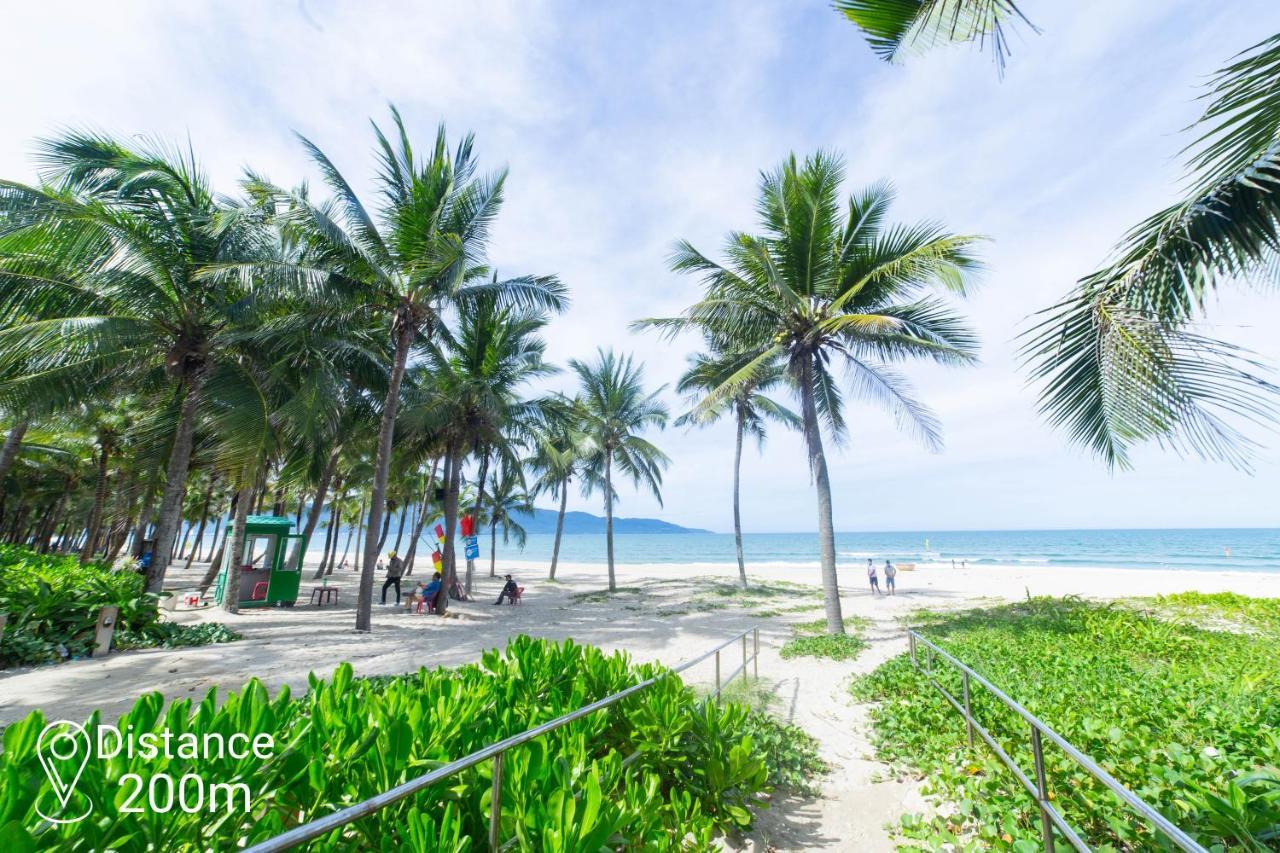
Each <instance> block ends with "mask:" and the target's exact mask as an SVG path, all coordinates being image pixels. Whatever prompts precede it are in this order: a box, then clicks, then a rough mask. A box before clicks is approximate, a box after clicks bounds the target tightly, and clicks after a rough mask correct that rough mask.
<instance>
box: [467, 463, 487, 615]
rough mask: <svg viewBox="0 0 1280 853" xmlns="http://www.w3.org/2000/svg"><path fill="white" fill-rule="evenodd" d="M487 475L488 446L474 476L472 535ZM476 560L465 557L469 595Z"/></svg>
mask: <svg viewBox="0 0 1280 853" xmlns="http://www.w3.org/2000/svg"><path fill="white" fill-rule="evenodd" d="M488 476H489V448H488V447H486V448H485V449H484V452H483V453H482V454H481V455H480V473H479V475H478V476H477V478H476V505H475V506H474V507H472V508H471V521H472V523H473V526H472V528H471V532H472V535H475V527H474V525H475V524H479V523H480V510H481V509H482V508H483V507H484V483H485V478H486V477H488ZM475 573H476V561H475V560H473V559H471V558H470V557H468V558H467V595H468V596H470V595H471V582H472V580H473V579H474V578H475Z"/></svg>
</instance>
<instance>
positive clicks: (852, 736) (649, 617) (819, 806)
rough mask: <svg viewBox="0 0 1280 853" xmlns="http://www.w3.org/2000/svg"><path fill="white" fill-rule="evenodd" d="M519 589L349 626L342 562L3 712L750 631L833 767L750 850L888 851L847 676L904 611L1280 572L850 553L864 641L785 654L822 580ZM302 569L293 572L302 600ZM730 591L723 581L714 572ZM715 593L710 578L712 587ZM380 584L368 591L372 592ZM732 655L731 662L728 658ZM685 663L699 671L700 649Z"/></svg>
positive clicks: (634, 573) (703, 570)
mask: <svg viewBox="0 0 1280 853" xmlns="http://www.w3.org/2000/svg"><path fill="white" fill-rule="evenodd" d="M504 570H506V571H513V572H514V573H515V574H516V577H517V579H518V580H519V581H520V582H521V583H522V584H524V585H525V586H526V588H527V589H526V593H525V603H524V605H522V606H520V607H505V606H504V607H494V606H492V604H491V602H492V600H493V598H494V597H496V595H497V589H498V583H497V581H494V580H490V579H489V578H488V577H482V578H480V579H479V584H478V594H477V601H476V602H473V603H468V604H461V605H455V606H454V610H455V612H456V613H457V618H454V619H447V620H442V619H437V618H434V617H427V616H419V615H416V614H410V613H407V612H405V611H404V610H402V609H400V608H394V607H381V606H378V605H377V604H376V603H375V606H374V630H373V633H371V634H357V633H356V632H355V631H354V630H353V628H352V625H353V622H354V609H353V603H354V602H353V596H354V588H355V577H354V575H352V574H347V575H345V576H339V577H336V578H335V579H334V581H333V583H334V585H336V586H338V588H339V590H340V603H339V606H337V607H326V608H324V609H318V608H314V607H310V606H301V605H300V606H298V607H295V608H292V609H271V610H259V611H247V612H245V613H243V614H240V615H238V616H232V615H229V614H226V613H223V612H221V611H217V610H206V611H200V612H190V613H180V614H178V615H177V617H176V618H178V619H180V620H196V619H208V620H214V621H222V622H225V623H227V624H229V625H231V626H232V627H233V628H234V629H235V630H236V631H238V632H240V633H242V634H243V635H244V639H243V640H241V641H240V642H236V643H230V644H225V645H215V646H203V647H197V648H191V649H172V650H164V649H153V650H146V651H138V652H126V653H120V654H114V655H111V656H110V657H108V658H106V659H103V660H89V661H77V662H73V663H68V664H63V665H60V666H46V667H37V668H32V669H27V670H16V671H10V672H8V673H6V674H4V675H0V724H5V723H8V722H12V721H13V720H15V719H18V718H20V717H22V716H24V715H25V714H27V713H28V712H30V711H31V710H33V709H35V708H40V709H43V711H44V712H45V714H46V716H48V717H51V718H56V717H65V718H69V719H73V720H74V719H83V718H84V717H86V716H87V715H88V714H89V712H90V711H92V710H93V709H95V708H100V709H102V711H103V713H104V717H105V718H106V719H108V720H112V719H114V718H116V717H118V716H119V715H120V714H121V713H123V712H124V711H126V710H128V708H129V707H130V706H131V705H132V704H133V702H134V700H135V699H136V697H137V696H138V695H139V694H141V693H143V692H146V691H151V690H159V691H161V692H163V693H164V694H165V695H166V696H167V697H169V698H170V699H176V698H180V697H183V696H190V697H193V698H197V699H198V698H200V697H203V695H204V694H205V693H206V692H207V691H208V690H209V689H210V688H211V687H217V688H218V689H219V690H220V691H226V690H234V689H238V688H239V687H240V686H241V685H242V684H243V683H244V681H245V680H246V679H247V678H249V677H250V676H257V677H259V678H261V679H262V681H263V682H264V683H265V684H266V685H267V687H268V688H269V689H271V690H273V691H274V690H276V689H278V688H279V687H280V686H282V685H285V684H288V685H290V687H291V688H293V689H295V690H303V689H305V688H306V684H307V674H308V673H310V672H316V673H318V674H321V675H325V674H328V673H330V672H332V670H333V668H334V666H335V665H336V664H337V663H338V662H339V661H344V660H345V661H350V662H351V663H352V664H353V665H354V667H355V669H356V672H357V673H358V674H362V675H372V674H391V673H401V672H408V671H413V670H416V669H418V668H419V667H420V666H427V667H435V666H450V665H456V664H459V663H464V662H467V661H472V660H475V659H477V658H478V657H479V655H480V654H481V653H482V652H483V651H484V650H485V649H488V648H492V647H495V646H502V645H504V644H505V642H506V640H507V638H508V637H510V636H514V635H517V634H529V635H532V636H538V637H548V638H553V639H560V638H564V637H573V638H574V639H575V640H578V641H580V642H584V643H591V644H594V645H598V646H601V647H603V648H606V649H621V650H626V651H628V652H629V653H631V654H632V655H633V656H634V657H636V658H637V659H641V660H661V661H663V662H665V663H668V664H676V663H679V662H681V661H683V660H687V659H690V658H692V657H695V656H697V655H698V654H700V653H701V652H703V651H705V650H706V649H708V648H710V647H712V646H714V645H716V644H718V643H719V642H722V641H723V640H724V639H726V638H728V637H730V636H732V635H733V634H735V633H737V632H739V631H742V630H745V629H748V628H750V627H753V626H757V625H758V626H759V627H760V628H761V645H762V648H761V660H760V675H761V678H762V679H763V680H765V681H766V683H768V684H771V685H772V687H773V689H774V692H775V694H776V695H777V697H778V701H777V703H776V705H775V710H776V711H778V712H779V713H781V714H782V715H783V716H785V717H787V718H788V719H790V720H792V721H794V722H795V723H797V724H799V725H800V726H802V727H803V728H804V729H805V730H806V731H808V732H810V733H811V734H813V735H814V737H816V738H817V739H818V741H819V743H820V746H821V750H822V753H823V756H824V757H825V758H826V760H827V761H828V762H829V763H830V764H831V766H832V772H831V774H830V776H829V777H828V778H827V779H825V780H824V782H823V785H822V787H823V791H824V796H823V797H822V798H820V799H816V800H813V799H790V800H784V801H781V802H779V803H777V804H775V807H774V808H773V809H771V810H769V811H766V812H765V813H764V814H763V815H762V816H761V819H760V821H759V824H758V827H757V829H756V830H755V831H754V832H753V833H752V835H751V836H750V837H749V838H747V839H743V840H742V843H743V845H744V846H745V847H746V848H747V849H755V850H764V849H775V850H794V851H801V850H858V851H877V850H891V849H893V845H892V842H891V839H890V835H889V832H888V830H887V829H886V826H887V825H891V824H894V823H896V822H897V820H898V818H899V816H900V815H901V814H903V813H904V812H907V811H919V810H921V808H922V807H923V803H922V801H921V799H920V797H919V795H918V793H917V790H916V789H917V786H916V785H914V784H911V783H905V782H896V781H879V779H880V778H881V777H882V776H884V775H885V774H884V770H885V768H884V767H883V765H880V764H879V763H878V762H876V761H874V760H873V759H872V757H871V748H870V745H869V738H868V736H867V710H868V709H867V708H866V707H865V706H859V705H856V704H855V703H854V702H853V701H852V699H851V697H850V695H849V693H848V684H849V680H850V679H851V678H852V677H853V676H854V675H856V674H859V673H865V672H869V671H871V670H872V669H874V668H875V667H876V666H878V665H879V664H880V663H881V662H883V661H885V660H887V659H889V658H890V657H893V656H894V655H896V654H898V653H900V652H902V651H904V650H905V649H906V640H905V634H904V633H903V630H902V628H901V626H900V624H899V617H901V616H902V615H903V614H905V613H907V612H909V611H911V610H914V609H920V608H929V609H938V608H950V607H962V606H971V605H974V604H977V603H980V602H982V601H984V600H987V601H990V600H992V599H1018V598H1022V597H1023V596H1025V595H1026V594H1027V593H1028V592H1030V593H1031V594H1036V595H1039V594H1052V595H1064V594H1084V595H1091V596H1096V597H1108V598H1109V597H1130V596H1138V595H1154V594H1159V593H1170V592H1176V591H1181V590H1190V589H1197V590H1201V591H1205V592H1213V591H1219V590H1232V591H1236V592H1241V593H1246V594H1252V595H1266V596H1276V597H1280V574H1277V575H1262V574H1250V573H1230V572H1215V573H1210V572H1177V571H1141V570H1102V569H1097V570H1095V569H1071V570H1064V569H1047V568H1025V567H1021V568H1001V567H984V568H981V569H978V568H972V569H965V570H949V569H928V570H919V571H915V572H902V573H900V574H899V588H900V593H901V594H900V595H898V596H896V597H894V598H875V599H873V598H872V597H871V596H869V595H868V594H867V593H866V592H865V591H863V589H862V585H861V577H862V576H861V571H860V567H857V566H849V567H846V568H844V569H843V570H842V571H843V572H844V578H843V579H844V581H845V586H846V589H845V593H846V594H845V596H844V597H843V603H844V607H845V612H846V614H847V615H857V616H862V617H864V618H867V619H869V620H870V627H869V629H868V631H867V639H868V641H869V644H870V647H869V648H868V649H867V650H866V651H865V652H864V653H863V654H862V655H860V656H859V658H858V659H857V660H856V661H852V662H844V663H837V662H832V661H818V660H815V659H807V658H801V659H793V660H788V661H784V660H782V659H781V658H780V657H779V656H778V650H779V649H780V648H781V646H782V644H783V643H784V642H785V641H786V640H787V639H788V638H789V637H790V636H791V633H792V631H791V628H790V624H791V623H794V622H799V621H807V620H810V619H813V618H815V617H817V616H819V615H820V613H821V611H820V610H816V609H814V610H809V611H806V612H798V613H787V614H783V615H776V614H775V615H772V616H762V615H759V614H760V611H761V610H762V609H776V608H778V607H787V606H794V605H796V603H797V602H800V603H809V602H812V603H814V604H816V603H817V601H818V599H817V597H816V591H814V590H798V589H797V590H793V591H791V592H788V593H787V594H786V596H785V597H782V596H779V597H778V598H776V599H774V600H770V601H767V602H746V603H742V602H737V601H734V600H733V599H723V600H721V599H717V598H716V595H717V594H718V593H717V592H715V591H714V589H713V587H715V586H716V582H715V578H722V579H729V578H731V577H732V575H733V574H734V571H735V570H734V567H730V566H714V565H652V566H621V567H619V571H618V575H619V585H620V586H622V587H624V588H625V589H629V590H630V591H624V592H621V593H620V594H619V595H617V596H614V597H611V598H610V597H605V596H592V597H590V598H589V599H587V600H582V599H581V598H578V597H575V596H580V595H581V594H582V593H586V592H590V591H595V590H601V589H602V587H603V586H604V577H605V573H604V569H603V567H600V566H591V565H564V566H562V568H561V570H560V572H559V575H560V580H561V581H562V582H561V583H556V584H550V583H547V582H545V581H542V580H539V578H541V576H542V572H543V571H544V569H542V568H540V567H534V566H532V565H530V564H523V565H522V564H520V563H511V564H506V566H505V568H504ZM201 574H202V572H201V569H200V567H196V568H195V569H193V570H192V571H191V572H188V573H185V574H183V573H175V574H174V575H173V576H172V577H171V579H170V580H171V585H173V586H179V585H182V584H184V583H190V582H193V580H195V579H198V578H199V576H200V575H201ZM752 575H753V576H754V577H756V578H758V579H765V580H785V581H791V582H796V583H800V584H816V582H817V580H818V578H817V570H816V567H798V566H771V565H765V566H757V567H753V568H752ZM312 585H313V584H312V583H311V582H309V581H308V580H304V582H303V587H302V596H301V597H302V600H303V601H306V600H307V598H308V596H309V594H310V588H311V586H312ZM720 588H721V589H724V588H725V587H724V585H723V584H721V585H720ZM709 590H710V591H709ZM376 601H377V594H376V590H375V602H376ZM734 654H735V653H733V652H726V659H725V660H726V665H725V671H726V672H727V671H728V670H730V669H731V668H732V667H733V666H734V665H735V664H734V663H733V661H734V660H735V657H734ZM686 676H687V677H688V678H689V679H690V680H692V681H694V682H701V683H708V682H710V681H711V679H712V678H713V665H712V664H711V663H710V662H707V663H705V664H702V665H700V666H699V667H696V668H695V669H693V670H691V671H690V672H688V673H686Z"/></svg>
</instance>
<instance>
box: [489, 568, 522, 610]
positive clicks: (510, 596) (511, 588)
mask: <svg viewBox="0 0 1280 853" xmlns="http://www.w3.org/2000/svg"><path fill="white" fill-rule="evenodd" d="M517 589H518V587H517V586H516V582H515V581H513V580H512V579H511V575H507V582H506V583H505V584H503V585H502V592H500V593H498V600H497V601H495V602H494V604H501V603H502V599H504V598H505V599H507V600H508V601H510V602H511V603H512V604H515V601H516V590H517Z"/></svg>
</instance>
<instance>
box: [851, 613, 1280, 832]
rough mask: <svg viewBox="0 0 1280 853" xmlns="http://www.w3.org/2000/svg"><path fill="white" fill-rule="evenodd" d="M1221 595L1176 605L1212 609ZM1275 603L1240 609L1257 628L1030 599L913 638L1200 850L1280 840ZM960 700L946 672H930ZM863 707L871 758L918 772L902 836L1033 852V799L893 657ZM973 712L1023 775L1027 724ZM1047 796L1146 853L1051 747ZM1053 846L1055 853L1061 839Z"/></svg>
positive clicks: (1104, 799) (865, 690)
mask: <svg viewBox="0 0 1280 853" xmlns="http://www.w3.org/2000/svg"><path fill="white" fill-rule="evenodd" d="M1235 601H1236V599H1234V598H1232V597H1230V596H1203V595H1196V596H1191V597H1173V598H1172V599H1163V600H1161V602H1160V607H1161V612H1163V610H1164V608H1166V607H1169V606H1173V605H1175V604H1178V605H1180V606H1194V607H1196V608H1198V609H1203V610H1208V611H1211V612H1213V613H1216V614H1217V615H1219V616H1221V615H1222V614H1224V613H1229V612H1230V611H1231V610H1233V604H1234V602H1235ZM1275 605H1276V602H1267V603H1263V604H1252V603H1251V604H1250V605H1248V607H1247V608H1245V610H1246V612H1247V613H1248V614H1249V618H1250V619H1261V620H1263V622H1262V624H1263V625H1264V626H1266V628H1267V631H1266V632H1260V631H1255V632H1253V633H1240V632H1235V631H1213V630H1205V629H1204V628H1202V627H1198V626H1196V625H1192V624H1188V623H1187V622H1185V621H1178V620H1172V621H1171V620H1169V619H1167V618H1162V617H1161V616H1160V615H1158V614H1157V613H1152V612H1149V611H1146V610H1142V609H1135V608H1132V607H1126V606H1119V605H1112V606H1103V605H1098V604H1092V603H1087V602H1084V601H1081V600H1078V599H1051V598H1034V599H1030V600H1028V601H1026V602H1022V603H1019V604H1015V605H1007V606H1002V607H996V608H992V609H987V610H975V611H969V612H965V613H961V614H958V615H948V616H938V617H934V618H933V619H932V621H931V623H930V624H927V626H926V628H925V629H924V630H925V633H926V634H927V635H928V636H930V637H931V638H933V639H934V640H935V641H936V642H937V643H938V644H939V645H941V646H942V647H943V648H946V649H947V650H948V651H950V652H951V653H952V654H954V655H955V656H956V657H958V658H959V659H960V660H963V661H965V662H966V663H967V664H969V665H970V666H972V667H973V668H974V669H975V670H977V671H978V672H980V673H982V674H983V675H985V676H986V677H987V678H989V679H990V680H991V681H992V682H993V683H994V684H996V685H998V686H1000V687H1001V688H1002V689H1004V690H1006V691H1007V692H1008V693H1009V695H1011V696H1012V697H1013V698H1014V699H1016V700H1017V701H1019V702H1021V703H1022V704H1023V705H1024V706H1026V707H1027V708H1028V709H1029V710H1030V711H1031V712H1032V713H1033V714H1036V715H1037V716H1039V717H1040V719H1042V720H1044V721H1045V722H1046V723H1047V724H1048V725H1049V726H1050V727H1052V728H1053V729H1055V730H1056V731H1057V732H1058V733H1060V734H1061V735H1062V736H1063V737H1065V738H1066V739H1067V740H1068V741H1069V742H1071V743H1072V744H1074V745H1075V746H1076V747H1078V748H1079V749H1081V750H1082V751H1083V752H1085V753H1086V754H1087V755H1090V756H1092V757H1093V758H1094V759H1095V760H1096V761H1097V762H1098V763H1099V764H1101V765H1102V766H1103V767H1104V768H1106V769H1107V770H1108V771H1109V772H1110V773H1112V775H1114V776H1115V777H1116V778H1117V779H1119V780H1120V782H1121V783H1123V784H1124V785H1126V786H1127V787H1129V788H1130V789H1131V790H1133V791H1134V792H1136V793H1137V794H1138V795H1139V796H1140V797H1142V798H1143V799H1144V800H1146V801H1147V802H1148V803H1151V804H1152V805H1153V806H1154V807H1155V808H1157V809H1158V810H1160V812H1161V813H1163V814H1165V815H1166V816H1168V817H1169V818H1170V819H1171V820H1172V821H1173V822H1174V823H1176V824H1177V825H1178V826H1180V827H1182V828H1183V829H1185V830H1187V831H1188V832H1190V833H1192V834H1193V835H1194V836H1196V837H1197V838H1198V839H1199V840H1200V842H1201V843H1202V844H1205V845H1206V846H1211V845H1215V844H1216V845H1222V846H1223V847H1224V848H1227V849H1251V850H1256V849H1271V848H1269V847H1268V845H1271V846H1272V847H1274V846H1275V845H1277V844H1278V843H1280V839H1278V838H1277V836H1276V828H1277V827H1280V769H1277V768H1280V734H1277V726H1278V725H1280V648H1278V647H1277V645H1276V643H1275V642H1274V639H1273V638H1270V639H1269V638H1268V637H1267V636H1266V633H1268V632H1274V631H1276V630H1277V629H1280V620H1278V619H1277V618H1276V614H1277V610H1276V606H1275ZM935 672H936V673H937V675H938V678H939V681H940V682H941V683H943V684H944V685H945V686H947V687H948V689H949V690H952V691H953V694H954V695H960V694H959V690H960V685H959V678H958V676H956V675H954V673H953V671H951V670H950V669H949V668H948V667H943V666H937V667H935ZM854 692H855V695H857V696H859V697H860V698H863V699H868V700H874V701H877V702H879V703H880V704H879V705H878V707H877V708H876V709H875V711H874V712H873V720H874V723H875V736H876V739H877V747H878V749H879V751H880V755H881V756H882V757H883V758H885V759H887V760H889V761H890V762H892V763H894V764H896V765H898V766H900V767H902V768H903V769H906V770H908V771H910V772H912V773H916V774H919V775H922V776H926V777H927V778H928V779H929V783H928V790H929V791H930V792H932V793H934V794H937V795H939V809H938V813H937V815H936V816H934V817H932V818H921V817H908V818H907V819H905V820H904V822H903V830H904V833H905V834H906V835H907V836H908V837H910V838H914V839H917V840H919V841H921V842H923V843H924V844H925V845H926V846H929V847H937V846H940V845H943V844H957V845H961V846H962V847H964V848H965V849H1017V850H1033V849H1039V841H1038V838H1039V817H1038V812H1037V811H1036V809H1035V807H1034V805H1033V803H1032V801H1031V798H1030V797H1029V796H1027V794H1026V793H1025V791H1023V789H1022V788H1021V787H1020V786H1019V784H1018V783H1017V781H1016V780H1015V779H1014V777H1013V776H1012V774H1010V773H1009V771H1008V770H1006V769H1005V767H1004V765H1003V764H1001V763H1000V761H999V759H997V758H996V757H995V755H993V754H992V753H991V751H990V750H989V749H987V748H986V747H985V746H984V745H983V744H981V742H979V744H978V746H977V747H976V748H975V749H974V750H973V751H972V752H970V751H968V750H967V749H966V745H965V726H964V722H963V720H962V718H961V717H960V716H959V714H957V713H956V712H955V710H954V709H952V708H951V706H950V705H948V704H947V703H946V701H945V700H944V699H943V697H942V696H941V695H939V694H938V693H937V692H936V691H935V690H934V689H933V688H932V687H931V686H930V685H929V684H928V682H927V680H926V679H925V678H924V676H923V675H921V674H920V673H919V672H917V671H916V670H915V669H913V668H912V666H911V662H910V658H909V657H908V656H906V655H902V656H900V657H898V658H895V659H894V660H892V661H890V662H888V663H886V664H884V665H883V666H881V667H880V668H879V669H878V670H876V671H875V673H873V674H872V675H870V676H868V677H866V678H864V679H861V680H860V681H858V682H856V683H855V685H854ZM973 707H974V712H975V715H976V716H977V717H978V719H979V720H981V721H982V723H983V724H984V725H986V726H987V727H988V728H989V729H990V730H991V731H992V732H993V734H994V735H995V737H996V738H997V739H998V740H999V741H1000V743H1001V744H1002V745H1003V746H1004V748H1005V749H1006V750H1007V751H1008V752H1009V753H1010V754H1011V755H1012V756H1013V757H1014V759H1015V760H1016V761H1017V762H1018V764H1019V765H1020V766H1021V767H1023V768H1024V769H1027V770H1028V772H1030V770H1029V769H1030V768H1031V767H1032V766H1033V763H1032V756H1031V748H1030V743H1029V738H1028V734H1027V726H1026V723H1025V722H1022V721H1021V720H1020V719H1019V718H1017V717H1016V716H1015V715H1014V714H1013V713H1012V712H1010V711H1008V710H1007V709H1005V708H1004V706H1003V705H1000V704H998V703H997V702H996V701H995V700H994V699H992V698H991V697H990V696H989V695H988V694H987V693H986V692H985V691H984V690H982V689H981V688H978V687H976V686H975V688H974V690H973ZM1045 760H1046V762H1047V766H1048V770H1049V778H1050V788H1051V794H1052V796H1053V798H1054V800H1055V802H1056V804H1057V805H1058V807H1059V808H1060V809H1061V810H1062V811H1063V813H1064V814H1065V815H1066V817H1067V819H1068V820H1069V821H1070V822H1071V823H1072V825H1073V826H1075V827H1076V828H1077V830H1078V831H1080V832H1081V834H1082V836H1083V837H1084V838H1085V839H1086V840H1087V841H1090V842H1091V843H1095V842H1096V843H1100V844H1103V845H1110V846H1109V847H1108V846H1103V847H1102V848H1101V849H1121V850H1136V849H1153V848H1155V847H1157V846H1159V842H1158V841H1157V839H1156V837H1155V836H1154V835H1153V830H1152V829H1150V828H1149V827H1148V826H1146V825H1144V824H1143V823H1141V822H1139V821H1137V820H1135V819H1134V818H1132V817H1131V812H1129V811H1128V810H1127V808H1126V807H1124V806H1122V805H1121V804H1120V802H1119V801H1118V800H1117V799H1116V798H1115V797H1114V796H1113V795H1111V794H1110V793H1109V792H1107V791H1106V790H1105V789H1104V788H1102V786H1101V785H1099V784H1097V783H1096V782H1095V781H1094V780H1093V779H1092V777H1090V776H1088V775H1087V774H1086V773H1085V772H1084V771H1083V770H1081V769H1080V768H1079V767H1078V766H1077V765H1075V764H1074V762H1072V761H1071V760H1070V759H1068V758H1066V756H1064V755H1063V754H1061V753H1060V752H1058V751H1057V750H1056V749H1054V748H1053V747H1051V746H1050V747H1047V748H1046V754H1045ZM1059 844H1060V845H1061V846H1062V847H1064V848H1065V847H1066V846H1067V845H1066V843H1065V841H1064V840H1062V839H1059Z"/></svg>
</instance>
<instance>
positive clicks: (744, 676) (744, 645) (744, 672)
mask: <svg viewBox="0 0 1280 853" xmlns="http://www.w3.org/2000/svg"><path fill="white" fill-rule="evenodd" d="M742 686H743V687H746V686H747V635H746V634H743V635H742Z"/></svg>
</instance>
